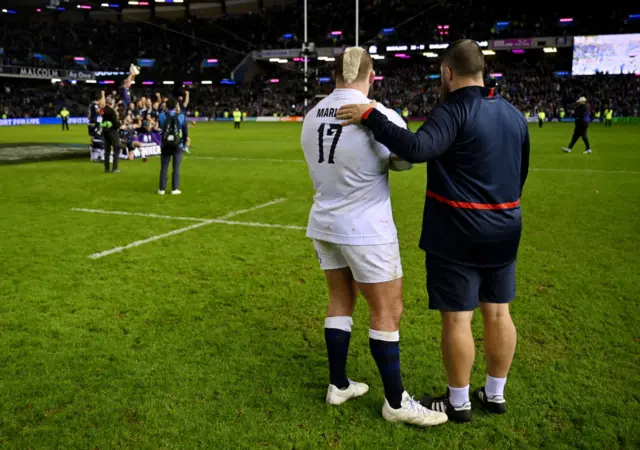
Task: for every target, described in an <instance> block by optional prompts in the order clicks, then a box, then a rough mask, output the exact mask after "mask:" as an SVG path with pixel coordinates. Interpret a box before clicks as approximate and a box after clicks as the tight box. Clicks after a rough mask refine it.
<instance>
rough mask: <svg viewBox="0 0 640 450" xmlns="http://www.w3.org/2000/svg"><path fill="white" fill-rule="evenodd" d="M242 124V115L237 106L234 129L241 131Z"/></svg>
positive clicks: (234, 112)
mask: <svg viewBox="0 0 640 450" xmlns="http://www.w3.org/2000/svg"><path fill="white" fill-rule="evenodd" d="M240 122H242V113H241V112H240V110H239V109H238V107H237V106H236V108H235V109H234V110H233V128H234V129H237V130H239V129H240Z"/></svg>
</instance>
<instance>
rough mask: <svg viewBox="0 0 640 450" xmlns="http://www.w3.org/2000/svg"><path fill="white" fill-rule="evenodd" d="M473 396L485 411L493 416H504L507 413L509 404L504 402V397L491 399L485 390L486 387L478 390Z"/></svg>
mask: <svg viewBox="0 0 640 450" xmlns="http://www.w3.org/2000/svg"><path fill="white" fill-rule="evenodd" d="M473 396H474V397H475V398H477V399H478V401H479V402H480V403H482V406H484V409H486V410H487V411H489V412H490V413H493V414H504V413H506V412H507V403H506V402H505V400H504V396H502V395H496V396H495V397H489V396H488V395H487V392H486V391H485V390H484V386H482V387H481V388H480V389H478V390H476V391H475V392H474V393H473Z"/></svg>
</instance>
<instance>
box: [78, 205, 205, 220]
mask: <svg viewBox="0 0 640 450" xmlns="http://www.w3.org/2000/svg"><path fill="white" fill-rule="evenodd" d="M71 210H72V211H80V212H89V213H97V214H115V215H118V216H139V217H153V218H155V219H170V220H190V221H193V222H206V221H208V220H211V219H199V218H197V217H178V216H163V215H160V214H150V213H134V212H127V211H107V210H105V209H88V208H71Z"/></svg>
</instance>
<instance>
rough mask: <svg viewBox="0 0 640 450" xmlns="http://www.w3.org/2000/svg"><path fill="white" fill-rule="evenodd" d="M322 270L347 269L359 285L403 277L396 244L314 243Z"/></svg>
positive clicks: (398, 248) (317, 241) (316, 241)
mask: <svg viewBox="0 0 640 450" xmlns="http://www.w3.org/2000/svg"><path fill="white" fill-rule="evenodd" d="M313 246H314V247H315V249H316V254H317V255H318V262H319V263H320V268H321V269H322V270H334V269H343V268H345V267H349V268H350V269H351V273H352V274H353V278H354V279H355V280H356V281H357V282H358V283H385V282H387V281H393V280H396V279H398V278H402V261H401V260H400V247H399V245H398V241H395V242H393V243H390V244H380V245H344V244H333V243H331V242H326V241H320V240H317V239H314V240H313Z"/></svg>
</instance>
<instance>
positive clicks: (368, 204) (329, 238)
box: [302, 47, 447, 427]
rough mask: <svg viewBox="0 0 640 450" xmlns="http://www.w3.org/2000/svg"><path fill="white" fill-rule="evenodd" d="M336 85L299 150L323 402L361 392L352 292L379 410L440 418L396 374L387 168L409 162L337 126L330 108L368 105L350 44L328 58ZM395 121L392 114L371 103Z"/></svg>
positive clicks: (397, 297) (398, 302)
mask: <svg viewBox="0 0 640 450" xmlns="http://www.w3.org/2000/svg"><path fill="white" fill-rule="evenodd" d="M334 77H335V80H336V89H335V90H334V91H333V93H332V94H331V95H329V96H328V97H326V98H325V99H323V100H322V101H321V102H320V103H318V105H317V106H316V107H314V108H313V109H312V110H311V111H310V112H309V113H308V114H307V116H306V117H305V119H304V124H303V127H302V148H303V150H304V155H305V159H306V161H307V164H308V166H309V173H310V175H311V179H312V181H313V186H314V188H315V191H316V195H315V197H314V201H313V206H312V208H311V213H310V215H309V225H308V228H307V236H308V237H310V238H312V239H313V243H314V247H315V249H316V253H317V255H318V260H319V262H320V267H321V268H322V270H324V272H325V275H326V278H327V282H328V285H329V309H328V313H327V317H326V319H325V341H326V344H327V352H328V357H329V379H330V384H329V389H328V390H327V396H326V401H327V403H329V404H333V405H339V404H342V403H344V402H345V401H347V400H349V399H350V398H354V397H359V396H362V395H364V394H366V393H367V392H368V390H369V386H367V385H366V384H364V383H358V382H355V381H351V380H350V379H349V378H347V375H346V365H347V354H348V351H349V341H350V338H351V326H352V324H353V320H352V318H351V316H352V313H353V309H354V306H355V302H356V297H357V295H358V291H360V292H362V294H363V295H364V297H365V298H366V300H367V302H368V304H369V311H370V329H369V346H370V349H371V354H372V356H373V358H374V360H375V361H376V364H377V366H378V370H379V372H380V376H381V378H382V382H383V385H384V391H385V402H384V405H383V407H382V416H383V417H384V418H385V419H386V420H388V421H392V422H405V423H409V424H414V425H418V426H423V427H426V426H431V425H439V424H441V423H444V422H446V421H447V415H446V414H444V413H440V412H436V411H431V410H429V409H427V408H425V407H424V406H422V405H421V404H420V403H419V402H417V401H415V400H413V398H412V397H411V396H410V395H409V394H408V393H407V392H406V391H405V389H404V385H403V383H402V375H401V372H400V346H399V339H400V335H399V331H398V330H399V324H400V317H401V315H402V264H401V261H400V250H399V246H398V238H397V232H396V227H395V224H394V222H393V215H392V213H391V198H390V192H389V169H390V168H391V169H392V170H393V169H395V170H402V169H408V168H410V165H409V164H408V163H406V162H404V161H402V160H400V159H398V158H396V157H395V156H394V155H391V154H390V152H389V150H388V149H387V148H386V147H384V146H382V145H381V144H379V143H377V142H376V141H375V140H374V138H373V135H372V134H371V132H370V131H368V130H367V129H365V128H363V127H359V126H350V127H345V128H342V127H341V126H340V121H339V120H337V119H336V118H335V114H336V111H337V110H338V109H339V108H340V107H341V106H342V105H346V104H349V103H365V102H366V103H368V102H369V101H370V100H369V99H368V98H367V95H368V92H369V89H370V88H371V86H372V85H373V81H374V77H375V72H374V71H373V61H372V60H371V57H370V56H369V55H368V53H367V52H366V51H364V50H363V49H362V48H359V47H352V48H348V49H346V50H345V52H344V54H343V55H341V56H340V57H339V58H337V63H336V71H335V74H334ZM376 108H377V109H378V110H380V111H381V112H382V113H384V114H385V115H386V116H387V117H388V118H389V120H391V121H393V122H394V123H395V124H397V125H398V126H402V127H406V124H405V122H404V121H403V120H402V118H401V117H400V116H399V115H398V114H397V113H395V112H394V111H391V110H390V109H387V108H385V107H384V106H382V105H380V104H378V105H377V106H376Z"/></svg>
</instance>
